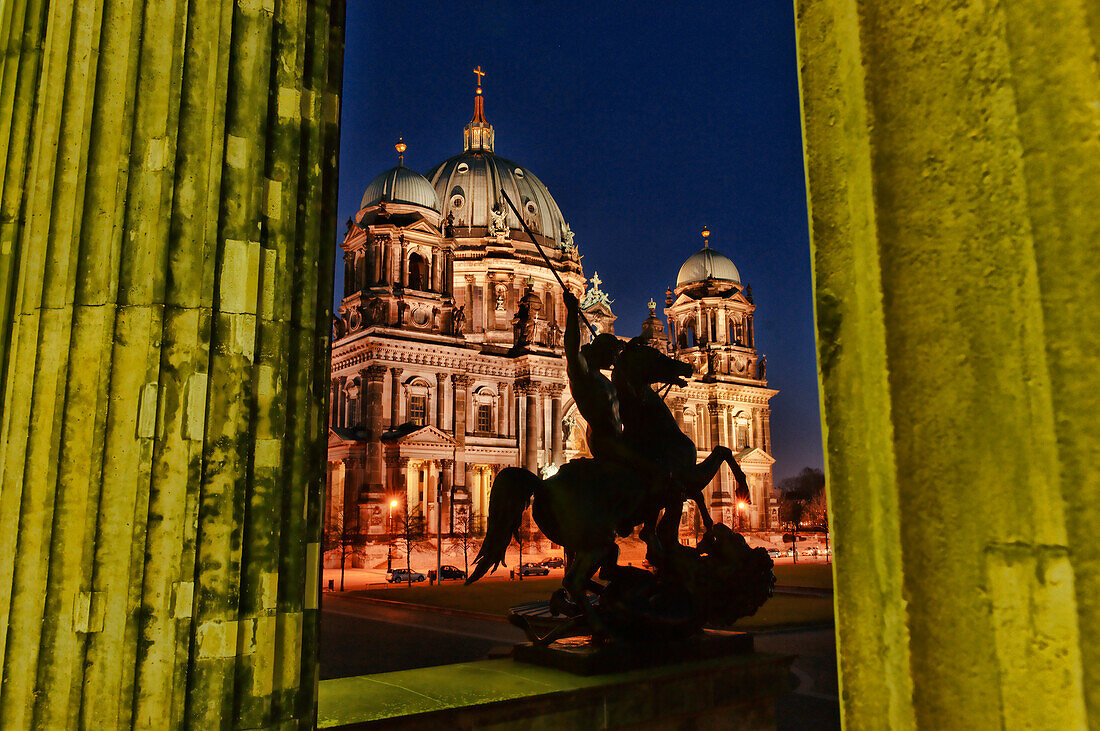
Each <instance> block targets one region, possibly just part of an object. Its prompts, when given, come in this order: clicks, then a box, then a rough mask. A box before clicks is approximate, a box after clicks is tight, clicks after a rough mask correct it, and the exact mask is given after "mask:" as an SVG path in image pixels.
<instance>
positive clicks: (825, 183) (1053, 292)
mask: <svg viewBox="0 0 1100 731" xmlns="http://www.w3.org/2000/svg"><path fill="white" fill-rule="evenodd" d="M1086 6H1088V7H1087V8H1086ZM795 8H796V25H797V45H798V54H799V68H800V82H801V97H802V111H803V133H804V143H805V154H806V172H807V182H808V198H809V211H810V228H811V241H812V256H813V271H814V298H815V313H816V320H817V340H818V342H817V347H818V367H819V376H820V380H821V392H822V404H823V415H824V416H823V427H824V432H825V445H826V465H827V471H828V477H829V482H828V485H829V498H830V513H831V516H830V519H831V524H832V526H833V528H834V532H835V538H836V540H835V546H836V553H835V559H836V560H835V564H834V567H835V568H834V571H835V585H836V610H837V638H838V650H839V668H840V680H841V694H842V698H841V705H842V712H843V718H844V723H845V727H846V728H849V729H861V728H884V727H889V728H896V729H901V728H914V727H920V728H930V729H931V728H1085V727H1088V726H1090V725H1095V724H1096V723H1098V719H1100V662H1098V661H1100V657H1098V655H1100V605H1098V602H1100V544H1098V542H1097V541H1096V540H1095V539H1094V538H1093V534H1094V532H1095V526H1096V525H1097V524H1098V520H1100V473H1098V471H1097V459H1098V457H1100V419H1097V417H1096V415H1097V414H1098V413H1100V302H1098V301H1097V298H1096V293H1097V292H1098V291H1100V247H1098V246H1097V244H1096V242H1097V241H1098V240H1100V215H1097V210H1096V204H1097V201H1100V124H1098V122H1100V106H1098V104H1097V100H1098V99H1100V76H1098V72H1097V67H1096V58H1097V43H1096V41H1097V39H1098V35H1097V29H1098V28H1100V24H1098V23H1097V18H1096V13H1095V11H1094V10H1093V9H1092V5H1091V4H1084V3H1077V2H1072V1H1070V0H1006V2H1002V3H979V2H961V3H960V2H947V1H946V0H940V1H937V2H931V3H911V2H902V1H901V0H873V1H872V0H796V2H795Z"/></svg>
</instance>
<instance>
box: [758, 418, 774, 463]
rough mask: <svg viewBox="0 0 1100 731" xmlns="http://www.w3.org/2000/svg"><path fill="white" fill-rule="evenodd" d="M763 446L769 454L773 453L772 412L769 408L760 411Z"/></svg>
mask: <svg viewBox="0 0 1100 731" xmlns="http://www.w3.org/2000/svg"><path fill="white" fill-rule="evenodd" d="M760 436H761V438H762V439H761V445H762V446H763V448H764V451H765V452H767V453H768V454H771V453H772V412H771V409H769V408H768V407H766V406H765V407H764V408H763V409H761V410H760Z"/></svg>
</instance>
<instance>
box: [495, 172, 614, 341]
mask: <svg viewBox="0 0 1100 731" xmlns="http://www.w3.org/2000/svg"><path fill="white" fill-rule="evenodd" d="M500 194H501V195H502V196H504V200H506V201H508V206H509V207H510V208H511V209H512V213H514V214H516V218H517V219H519V225H520V226H523V232H524V233H525V234H527V238H529V239H531V243H532V244H534V245H535V248H536V249H538V252H539V253H540V254H542V258H543V260H545V261H546V266H548V267H549V268H550V272H551V273H552V274H553V275H554V279H556V280H558V284H559V285H561V288H562V291H563V292H567V291H569V290H568V289H567V288H566V286H565V282H563V281H562V280H561V276H560V275H559V274H558V270H557V269H555V268H554V265H553V264H552V263H551V262H550V257H548V256H547V255H546V252H545V251H543V250H542V246H541V245H540V244H539V242H538V241H536V240H535V235H534V234H533V233H531V229H530V228H528V227H527V222H526V221H524V220H523V216H521V215H520V213H519V210H518V209H517V208H516V204H515V203H513V202H512V199H511V198H509V197H508V194H507V193H505V192H504V188H501V189H500ZM577 314H578V315H580V317H581V322H583V323H584V324H585V325H587V326H588V329H589V330H591V331H592V337H596V336H597V335H599V331H597V330H596V328H595V327H593V326H592V323H590V322H589V321H588V318H587V317H585V316H584V313H583V312H581V311H580V309H578V310H577Z"/></svg>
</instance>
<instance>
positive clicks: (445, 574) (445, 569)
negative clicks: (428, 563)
mask: <svg viewBox="0 0 1100 731" xmlns="http://www.w3.org/2000/svg"><path fill="white" fill-rule="evenodd" d="M465 578H466V572H465V571H463V570H462V569H460V568H458V567H456V566H440V567H439V580H440V581H443V580H444V579H465Z"/></svg>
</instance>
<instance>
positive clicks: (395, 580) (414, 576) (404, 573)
mask: <svg viewBox="0 0 1100 731" xmlns="http://www.w3.org/2000/svg"><path fill="white" fill-rule="evenodd" d="M427 580H428V577H427V576H425V575H424V574H422V573H420V572H419V571H410V570H408V569H394V570H393V571H391V572H390V578H389V579H387V581H389V582H390V583H391V584H404V583H406V582H409V581H411V582H413V583H414V584H418V583H420V582H421V581H427Z"/></svg>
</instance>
